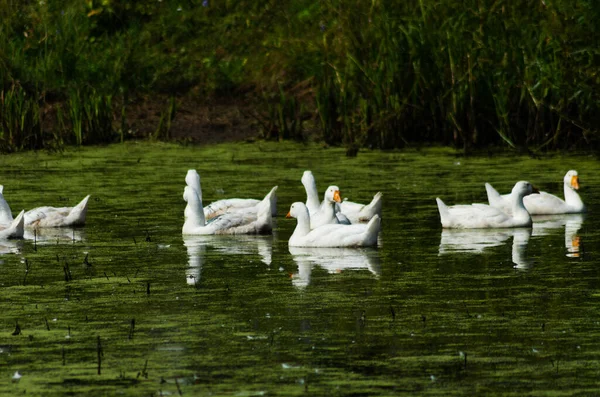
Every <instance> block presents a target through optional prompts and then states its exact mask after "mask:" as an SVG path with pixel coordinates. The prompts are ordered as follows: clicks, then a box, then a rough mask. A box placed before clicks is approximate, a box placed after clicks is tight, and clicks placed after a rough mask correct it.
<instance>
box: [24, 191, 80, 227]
mask: <svg viewBox="0 0 600 397" xmlns="http://www.w3.org/2000/svg"><path fill="white" fill-rule="evenodd" d="M89 199H90V196H89V195H87V196H85V197H84V198H83V200H81V201H80V202H79V204H77V205H76V206H75V207H38V208H34V209H32V210H29V211H27V212H26V213H25V226H30V227H68V226H83V225H85V218H86V215H87V207H88V201H89Z"/></svg>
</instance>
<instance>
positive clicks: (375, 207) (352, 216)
mask: <svg viewBox="0 0 600 397" xmlns="http://www.w3.org/2000/svg"><path fill="white" fill-rule="evenodd" d="M301 181H302V185H304V189H305V190H306V207H307V208H308V212H309V214H310V216H311V217H312V216H314V214H315V213H316V212H318V211H319V210H320V208H321V205H322V204H323V203H322V202H320V201H319V196H318V193H317V183H316V181H315V177H314V175H313V174H312V172H311V171H304V174H302V179H301ZM381 198H382V193H381V192H378V193H377V194H375V196H374V197H373V200H371V202H370V203H369V204H367V205H365V204H359V203H354V202H352V201H348V200H344V201H341V202H338V203H337V204H336V205H335V214H336V217H337V218H338V223H344V224H351V223H358V222H368V221H369V219H371V218H372V217H373V216H374V215H375V214H377V215H379V217H380V218H381V207H382V201H381Z"/></svg>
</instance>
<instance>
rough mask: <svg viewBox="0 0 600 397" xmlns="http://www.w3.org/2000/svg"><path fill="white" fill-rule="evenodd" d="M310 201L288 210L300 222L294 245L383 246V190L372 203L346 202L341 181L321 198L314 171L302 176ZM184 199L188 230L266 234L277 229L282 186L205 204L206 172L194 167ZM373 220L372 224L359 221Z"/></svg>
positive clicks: (291, 241)
mask: <svg viewBox="0 0 600 397" xmlns="http://www.w3.org/2000/svg"><path fill="white" fill-rule="evenodd" d="M301 181H302V184H303V185H304V187H305V190H306V194H307V200H306V204H305V203H302V202H295V203H293V204H292V205H291V207H290V211H289V212H288V214H287V217H288V218H290V217H291V218H296V219H297V222H298V223H297V225H296V228H295V230H294V233H293V234H292V236H291V237H290V239H289V241H288V245H289V246H293V247H364V246H374V245H377V236H378V234H379V231H380V230H381V207H382V202H381V197H382V195H381V193H377V194H376V195H375V196H374V198H373V200H372V201H371V203H369V204H367V205H363V204H358V203H353V202H349V201H342V200H341V196H340V191H339V188H338V187H337V186H329V187H328V188H327V190H326V192H325V197H324V200H323V202H320V201H319V198H318V193H317V185H316V181H315V178H314V176H313V175H312V172H310V171H305V172H304V174H303V175H302V179H301ZM185 182H186V186H185V188H184V192H183V199H184V200H185V201H186V202H187V205H186V207H185V210H184V218H185V221H184V224H183V229H182V233H183V234H184V235H206V234H266V233H271V232H272V230H273V216H274V215H275V214H276V212H277V208H276V206H277V196H276V190H277V186H275V187H273V189H271V191H270V192H269V193H268V194H267V195H266V196H265V197H264V198H263V199H262V200H256V199H225V200H219V201H216V202H214V203H211V204H210V205H208V206H207V207H203V205H202V189H201V187H200V175H199V174H198V172H197V171H196V170H189V171H188V172H187V175H186V177H185ZM359 222H368V223H359Z"/></svg>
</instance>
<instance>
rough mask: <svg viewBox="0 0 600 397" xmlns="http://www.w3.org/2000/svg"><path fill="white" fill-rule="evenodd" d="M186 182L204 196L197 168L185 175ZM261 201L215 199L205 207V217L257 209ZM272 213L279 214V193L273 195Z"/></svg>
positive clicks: (208, 218) (210, 217) (273, 214)
mask: <svg viewBox="0 0 600 397" xmlns="http://www.w3.org/2000/svg"><path fill="white" fill-rule="evenodd" d="M185 182H186V183H187V185H188V186H191V187H193V188H194V189H196V191H198V192H199V195H200V197H202V190H201V188H200V175H198V172H196V170H188V173H187V175H186V177H185ZM260 202H261V200H257V199H241V198H231V199H223V200H218V201H214V202H212V203H210V204H209V205H207V206H206V207H204V217H205V218H206V219H207V220H210V219H212V218H214V217H217V216H219V215H222V214H225V213H227V212H240V211H242V212H244V211H256V210H257V206H258V205H259V204H260ZM271 215H272V216H275V215H277V194H272V195H271Z"/></svg>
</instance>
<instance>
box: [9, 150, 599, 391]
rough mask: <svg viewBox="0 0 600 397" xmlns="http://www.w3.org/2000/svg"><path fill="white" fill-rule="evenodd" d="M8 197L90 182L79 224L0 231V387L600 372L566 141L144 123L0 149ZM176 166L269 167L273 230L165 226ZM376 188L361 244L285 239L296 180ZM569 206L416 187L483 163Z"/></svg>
mask: <svg viewBox="0 0 600 397" xmlns="http://www.w3.org/2000/svg"><path fill="white" fill-rule="evenodd" d="M0 166H1V169H2V173H1V176H0V184H2V185H4V195H5V198H6V200H7V201H8V203H9V204H10V206H11V208H12V211H13V213H15V214H16V213H17V212H19V211H20V210H21V209H31V208H33V207H37V206H41V205H53V206H69V205H74V204H76V203H77V202H78V201H79V200H81V199H82V198H83V197H84V196H85V195H87V194H91V196H92V197H91V200H90V204H89V210H88V216H87V224H86V226H85V227H83V228H77V229H60V230H41V231H39V232H36V233H33V232H32V231H29V232H28V233H27V235H26V239H24V240H20V241H12V240H11V241H0V252H2V254H1V255H0V266H1V268H2V278H1V280H0V294H1V299H0V302H1V303H0V312H1V313H2V315H1V317H0V318H1V319H0V394H1V395H29V396H31V395H34V396H37V395H44V396H51V395H84V394H87V395H131V396H140V395H148V396H149V395H153V396H160V395H165V396H166V395H171V396H177V395H198V396H224V395H231V396H259V395H268V396H294V395H330V396H390V395H444V396H448V395H507V396H522V395H532V396H535V395H544V396H547V395H555V396H560V395H574V394H579V395H593V394H596V393H598V391H599V390H600V382H599V381H598V379H600V342H599V340H600V279H599V276H600V272H599V265H600V262H599V260H598V258H599V254H598V247H600V242H599V239H600V236H599V232H598V230H599V229H600V228H599V224H600V222H599V220H598V219H599V216H598V209H599V200H598V197H600V192H599V190H600V189H599V187H600V177H599V176H598V174H597V160H596V159H595V158H593V157H590V156H587V155H577V154H570V155H552V156H547V157H544V158H541V159H532V158H529V157H520V156H515V155H497V156H493V157H488V156H485V157H477V156H475V157H463V156H460V155H457V154H456V153H455V152H453V151H452V150H448V149H435V148H431V149H424V150H407V151H398V152H368V151H364V152H360V153H359V155H358V157H356V158H347V157H345V156H344V150H343V149H333V148H323V147H321V146H316V145H300V144H289V143H283V144H282V143H260V142H259V143H253V144H247V143H240V144H224V145H217V146H206V147H194V146H180V145H175V144H159V143H127V144H123V145H115V146H106V147H94V148H84V149H80V150H74V149H72V150H67V151H65V152H63V153H56V154H48V153H21V154H14V155H7V156H2V157H0ZM189 168H195V169H197V170H198V172H199V173H200V175H201V177H202V190H203V199H204V202H205V203H209V202H211V201H214V200H218V199H221V198H228V197H253V198H260V197H262V196H264V195H265V194H266V193H267V192H268V191H269V190H270V189H271V187H273V186H275V185H278V186H279V189H278V216H277V218H276V224H275V232H274V235H273V236H239V237H234V236H208V237H185V238H183V237H182V235H181V226H182V224H183V209H184V207H185V202H184V201H183V199H182V193H183V187H184V184H185V182H184V177H185V174H186V171H187V170H188V169H189ZM306 169H310V170H312V171H313V173H314V175H315V177H316V179H317V186H318V189H319V193H320V194H323V192H324V190H325V188H326V187H327V186H328V185H330V184H335V185H338V186H339V187H340V188H341V193H342V197H348V198H349V199H350V200H352V201H358V202H368V201H370V199H371V197H372V196H373V194H375V193H376V192H377V191H382V192H383V194H384V209H383V230H382V233H381V235H380V241H379V247H378V248H377V249H337V250H336V249H333V250H331V249H330V250H315V249H313V250H310V249H288V246H287V239H288V238H289V236H290V235H291V233H292V231H293V228H294V227H295V220H293V219H285V217H284V215H285V214H286V213H287V211H288V209H289V206H290V205H291V203H292V202H294V201H304V200H305V194H304V189H303V187H302V185H301V183H300V178H301V176H302V172H303V171H304V170H306ZM568 169H576V170H578V171H579V175H580V177H581V184H582V189H581V195H582V197H583V200H584V201H585V202H586V204H587V205H588V208H589V212H588V213H587V214H585V215H582V216H568V217H567V216H565V217H551V218H539V219H536V220H535V222H534V226H533V228H531V229H520V230H513V231H511V230H499V231H475V232H472V231H462V232H454V231H443V230H442V228H441V226H440V223H439V217H438V214H437V207H436V204H435V197H440V198H442V199H443V200H444V201H445V202H446V203H447V204H456V203H472V202H485V201H486V196H485V188H484V182H490V183H492V184H493V185H494V186H495V187H496V188H497V189H498V190H499V191H501V192H502V193H506V192H508V191H509V190H510V188H511V187H512V185H513V184H514V182H516V181H517V180H523V179H525V180H529V181H531V182H532V183H533V184H535V185H536V186H537V187H539V188H540V189H543V190H546V191H548V192H551V193H556V194H559V195H562V177H563V175H564V174H565V173H566V171H567V170H568Z"/></svg>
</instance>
